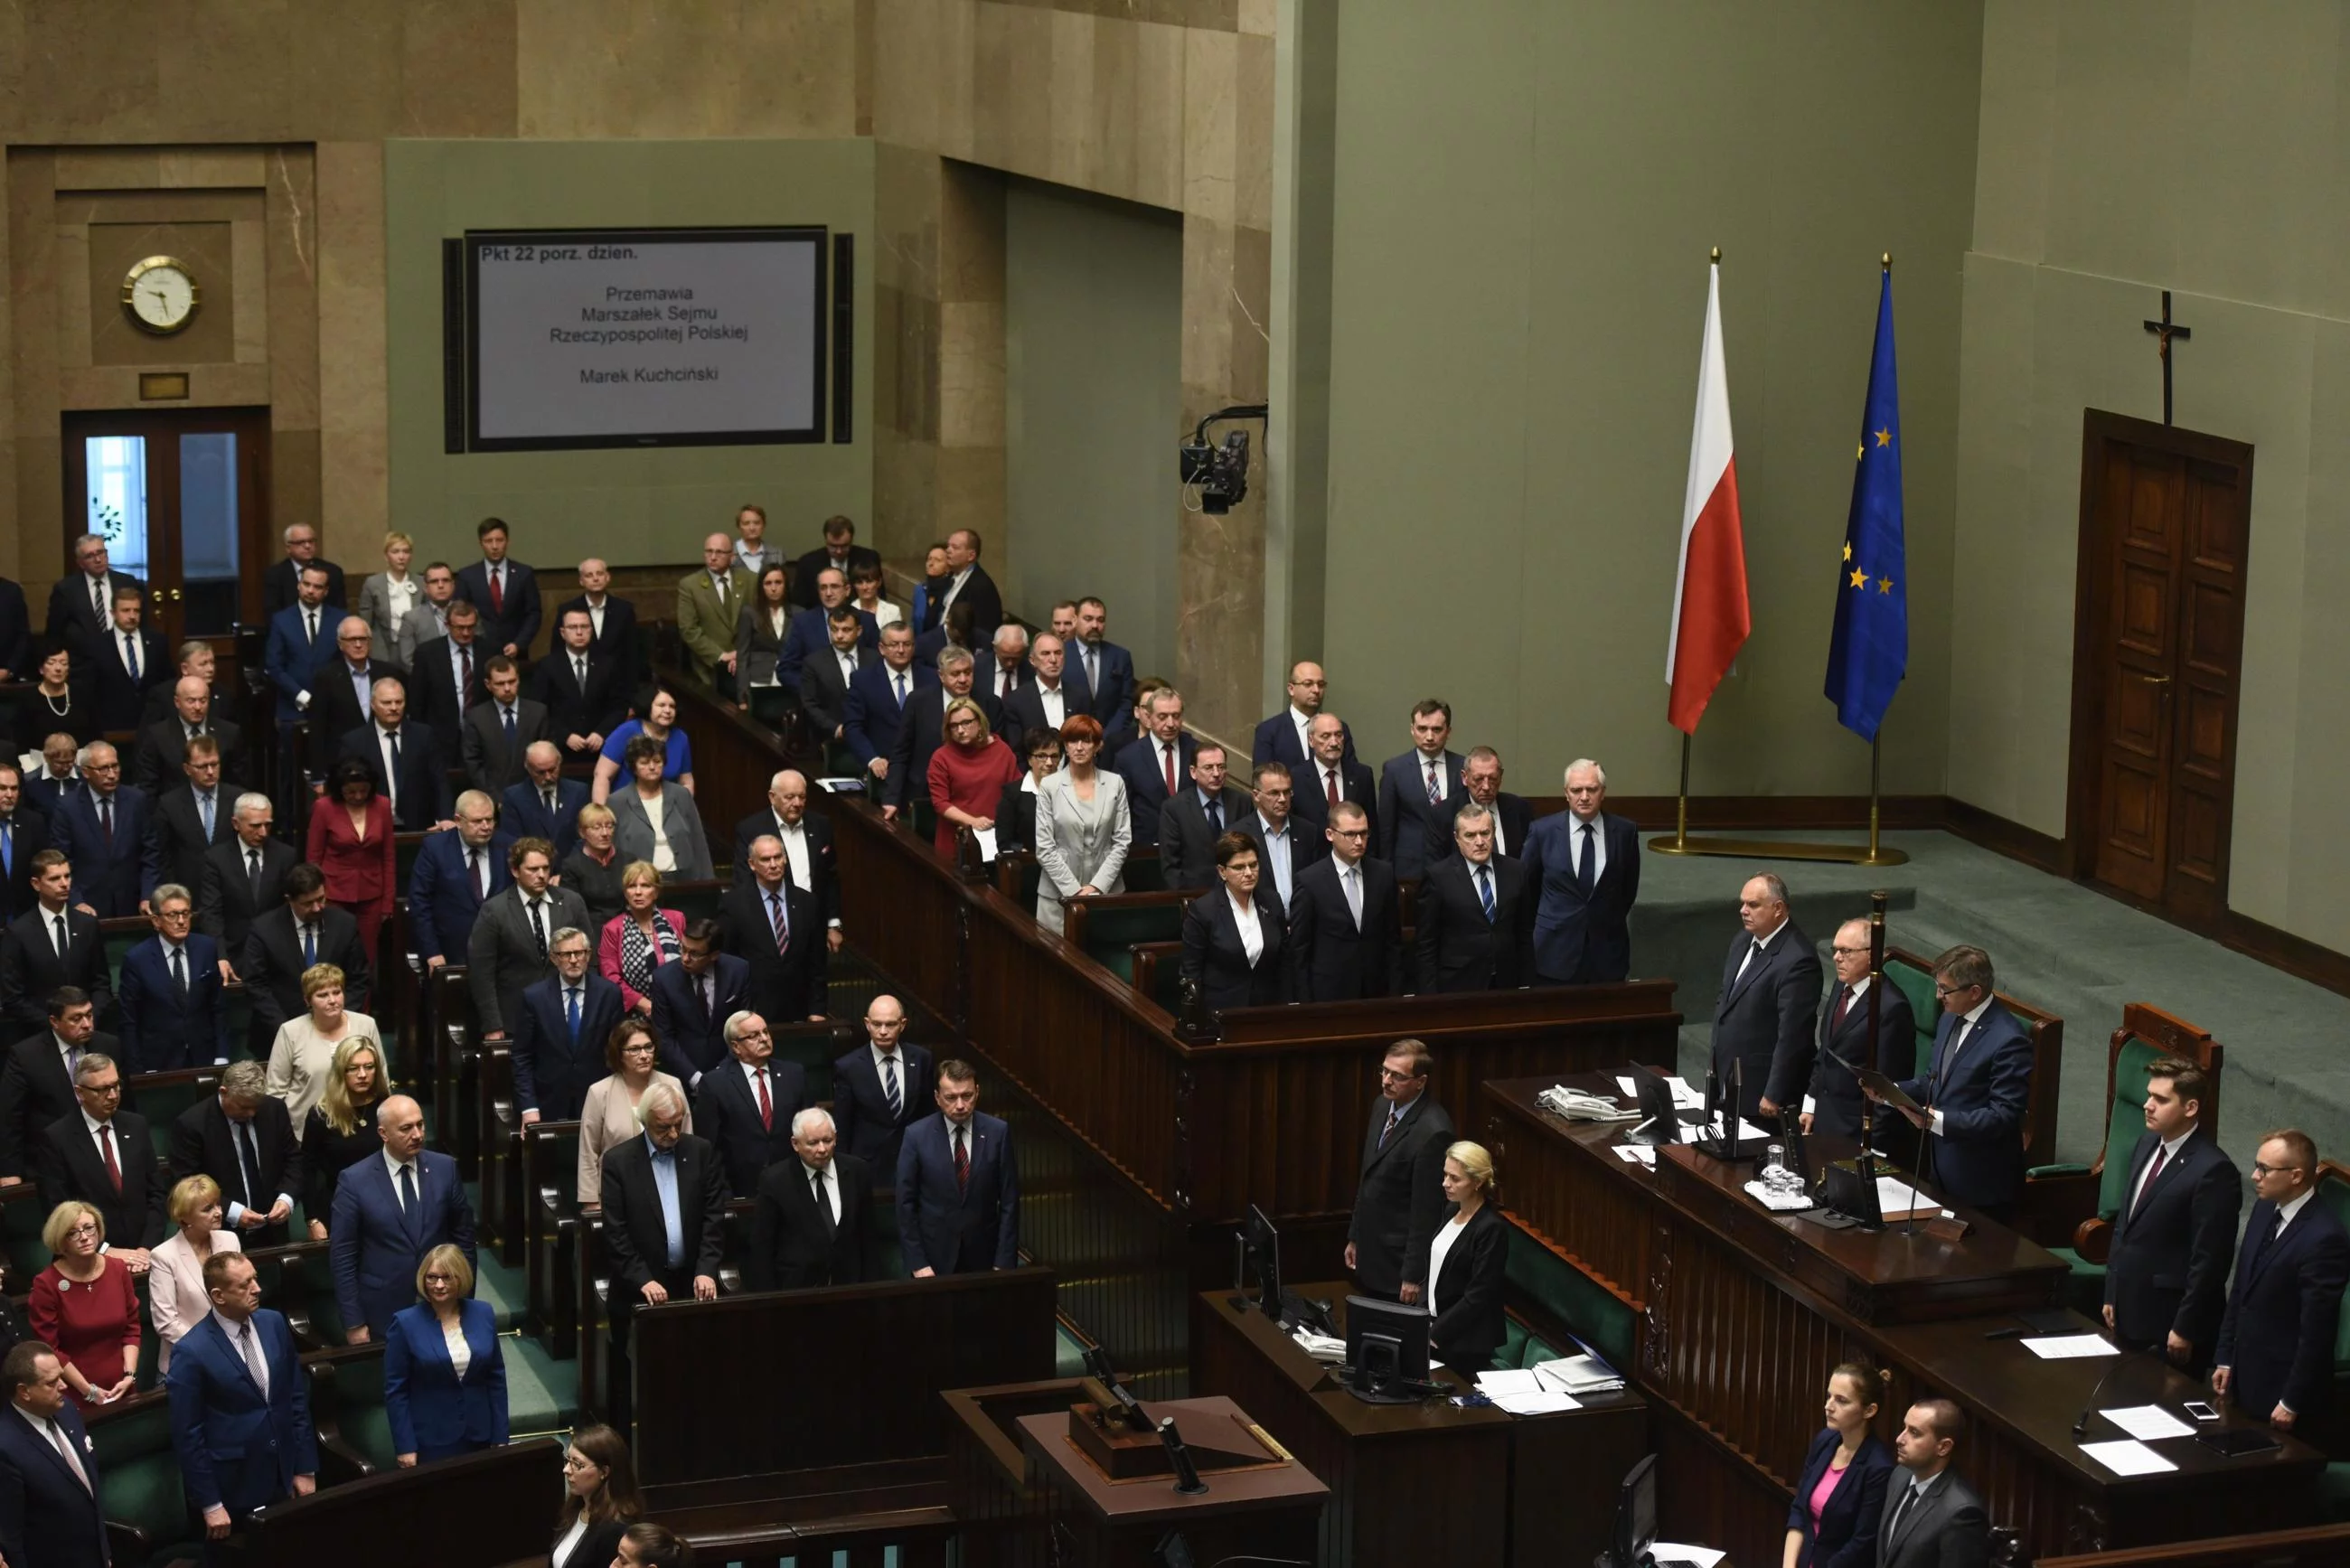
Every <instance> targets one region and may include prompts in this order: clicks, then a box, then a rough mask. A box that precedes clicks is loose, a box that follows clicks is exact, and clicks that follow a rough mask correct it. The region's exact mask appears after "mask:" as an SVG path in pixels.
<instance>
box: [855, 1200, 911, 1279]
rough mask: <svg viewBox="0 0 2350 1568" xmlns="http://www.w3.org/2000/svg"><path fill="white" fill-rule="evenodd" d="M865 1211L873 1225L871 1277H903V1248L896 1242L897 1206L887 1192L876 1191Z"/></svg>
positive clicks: (904, 1256)
mask: <svg viewBox="0 0 2350 1568" xmlns="http://www.w3.org/2000/svg"><path fill="white" fill-rule="evenodd" d="M865 1212H866V1214H867V1216H868V1221H869V1223H870V1224H871V1225H872V1227H873V1277H874V1278H875V1279H878V1280H897V1279H903V1278H904V1277H905V1275H906V1253H905V1250H904V1249H903V1248H902V1247H900V1246H899V1244H898V1206H897V1204H895V1203H894V1202H892V1201H890V1199H889V1194H887V1193H883V1192H876V1193H875V1194H874V1195H873V1200H872V1202H870V1203H869V1204H868V1205H867V1206H866V1210H865Z"/></svg>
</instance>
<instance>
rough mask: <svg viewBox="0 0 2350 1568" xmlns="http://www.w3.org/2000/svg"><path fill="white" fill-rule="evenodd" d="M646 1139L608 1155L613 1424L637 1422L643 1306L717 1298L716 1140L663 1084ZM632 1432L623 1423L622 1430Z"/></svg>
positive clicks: (644, 1111) (648, 1105)
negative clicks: (633, 1375)
mask: <svg viewBox="0 0 2350 1568" xmlns="http://www.w3.org/2000/svg"><path fill="white" fill-rule="evenodd" d="M637 1125H638V1126H639V1127H642V1128H643V1129H644V1136H643V1137H633V1138H630V1139H629V1140H628V1141H627V1142H626V1143H620V1144H615V1145H613V1146H612V1147H610V1148H608V1149H607V1150H605V1151H604V1176H603V1187H602V1191H601V1197H602V1199H603V1208H604V1257H605V1262H606V1264H607V1266H608V1271H609V1276H608V1277H609V1279H610V1282H611V1285H610V1290H609V1293H608V1295H607V1297H606V1300H607V1303H608V1313H609V1330H608V1332H609V1334H610V1338H611V1371H610V1376H609V1378H608V1382H607V1385H606V1386H607V1388H608V1391H609V1395H610V1397H611V1400H612V1405H613V1408H612V1409H611V1410H610V1411H609V1412H608V1416H609V1418H610V1419H612V1420H614V1421H616V1422H620V1423H625V1422H626V1421H627V1419H628V1417H629V1385H630V1377H629V1324H630V1322H631V1320H632V1319H633V1318H634V1317H635V1315H636V1309H637V1307H638V1306H639V1304H640V1303H641V1304H643V1305H646V1306H657V1305H659V1304H660V1303H662V1302H665V1301H669V1300H671V1298H675V1299H678V1300H685V1299H687V1298H689V1297H690V1298H691V1299H692V1300H694V1301H698V1302H708V1301H716V1300H717V1299H718V1271H719V1267H720V1264H721V1262H722V1261H723V1258H724V1255H725V1227H726V1190H727V1189H726V1177H725V1172H724V1169H723V1167H722V1166H721V1164H720V1162H719V1158H718V1154H717V1151H716V1150H715V1149H713V1148H712V1147H711V1145H710V1142H709V1140H708V1139H706V1138H703V1137H701V1136H699V1135H698V1134H694V1133H690V1132H687V1131H686V1130H685V1100H684V1097H683V1096H681V1095H680V1094H678V1092H677V1091H676V1090H674V1089H672V1088H671V1087H670V1086H669V1085H667V1084H661V1083H656V1084H654V1085H652V1086H651V1087H650V1088H648V1089H647V1090H646V1091H645V1092H644V1095H643V1096H642V1097H641V1098H639V1100H638V1101H637ZM622 1429H623V1430H626V1427H625V1425H623V1427H622Z"/></svg>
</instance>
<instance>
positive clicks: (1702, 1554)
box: [1648, 1541, 1730, 1568]
mask: <svg viewBox="0 0 2350 1568" xmlns="http://www.w3.org/2000/svg"><path fill="white" fill-rule="evenodd" d="M1648 1555H1649V1556H1651V1557H1653V1558H1655V1559H1656V1560H1657V1561H1658V1562H1659V1563H1688V1564H1690V1568H1713V1565H1714V1564H1715V1563H1719V1562H1721V1560H1722V1559H1723V1558H1724V1557H1727V1556H1729V1555H1730V1553H1729V1552H1723V1551H1721V1550H1718V1549H1717V1548H1714V1547H1711V1546H1683V1545H1679V1544H1677V1543H1676V1542H1670V1541H1652V1542H1648Z"/></svg>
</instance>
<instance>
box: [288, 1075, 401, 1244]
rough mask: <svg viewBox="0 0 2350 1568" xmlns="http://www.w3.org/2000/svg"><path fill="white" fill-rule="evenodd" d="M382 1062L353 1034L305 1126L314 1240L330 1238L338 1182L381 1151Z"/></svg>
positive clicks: (307, 1206) (307, 1210)
mask: <svg viewBox="0 0 2350 1568" xmlns="http://www.w3.org/2000/svg"><path fill="white" fill-rule="evenodd" d="M383 1096H384V1085H383V1057H382V1054H380V1053H379V1052H378V1051H377V1050H376V1048H375V1042H374V1041H372V1040H369V1038H367V1037H366V1036H365V1035H363V1034H355V1035H353V1036H352V1037H351V1038H349V1039H348V1040H346V1041H344V1042H343V1043H342V1044H340V1045H338V1046H336V1047H335V1056H334V1062H333V1064H332V1065H331V1066H329V1067H328V1074H327V1086H326V1091H325V1092H324V1093H323V1094H321V1095H320V1096H318V1103H317V1105H316V1106H313V1107H312V1108H311V1111H310V1115H309V1116H308V1117H307V1119H306V1120H305V1121H304V1122H303V1124H302V1167H303V1169H304V1171H305V1173H306V1175H305V1179H304V1183H303V1185H304V1186H305V1187H306V1188H307V1189H308V1190H307V1191H306V1192H305V1193H304V1194H303V1198H302V1212H303V1213H304V1214H305V1215H306V1216H307V1217H308V1219H309V1221H310V1240H312V1241H325V1240H326V1239H327V1216H328V1215H329V1214H331V1213H333V1212H334V1208H335V1183H336V1181H337V1180H338V1179H339V1178H340V1177H341V1176H342V1174H343V1172H344V1170H345V1169H346V1168H348V1167H351V1166H354V1165H357V1164H358V1163H359V1161H360V1160H363V1159H365V1158H367V1157H368V1156H369V1155H370V1154H373V1153H375V1152H377V1151H378V1150H380V1148H382V1147H383V1140H382V1138H380V1137H378V1136H377V1134H376V1130H375V1110H376V1106H379V1105H380V1104H382V1103H383Z"/></svg>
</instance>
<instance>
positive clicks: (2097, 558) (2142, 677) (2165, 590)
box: [2066, 409, 2252, 929]
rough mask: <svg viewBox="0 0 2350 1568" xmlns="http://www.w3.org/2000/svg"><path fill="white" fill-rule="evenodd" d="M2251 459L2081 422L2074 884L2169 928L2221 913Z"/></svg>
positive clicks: (2186, 438) (2143, 429) (2192, 437)
mask: <svg viewBox="0 0 2350 1568" xmlns="http://www.w3.org/2000/svg"><path fill="white" fill-rule="evenodd" d="M2251 488H2252V449H2251V447H2250V446H2249V445H2246V444H2245V443H2243V442H2241V441H2224V440H2221V439H2220V438H2219V437H2216V436H2207V435H2199V434H2197V433H2195V432H2193V431H2181V430H2177V429H2174V428H2170V427H2166V426H2163V425H2158V424H2154V423H2151V422H2149V421H2144V420H2134V419H2128V418H2126V417H2124V416H2122V415H2119V414H2109V413H2104V412H2100V411H2098V410H2094V409H2093V410H2088V412H2087V414H2086V417H2085V421H2084V431H2083V440H2082V460H2081V556H2080V572H2079V580H2078V587H2077V600H2078V603H2077V607H2076V615H2075V618H2074V666H2073V755H2072V770H2071V772H2072V787H2071V798H2070V802H2069V805H2068V810H2067V814H2066V815H2067V819H2068V820H2067V824H2066V827H2067V831H2066V838H2067V840H2068V841H2069V843H2070V844H2071V846H2072V847H2073V857H2074V864H2073V870H2074V875H2075V876H2076V877H2085V878H2086V879H2087V880H2089V881H2092V882H2095V883H2097V884H2099V885H2101V886H2103V887H2105V888H2108V889H2110V890H2111V891H2114V892H2116V893H2119V894H2121V895H2123V896H2125V897H2126V898H2131V899H2134V900H2136V901H2137V902H2140V903H2142V904H2144V905H2146V906H2147V907H2148V908H2150V909H2155V910H2157V911H2158V912H2160V913H2162V914H2166V915H2168V916H2170V917H2172V918H2174V919H2178V920H2179V921H2181V922H2182V923H2185V924H2188V925H2190V926H2196V927H2199V928H2204V929H2217V928H2218V926H2219V923H2220V918H2221V917H2222V916H2223V915H2224V914H2225V913H2226V910H2227V907H2228V838H2229V830H2230V823H2231V821H2232V817H2233V812H2234V809H2235V789H2236V772H2235V770H2236V699H2237V688H2238V685H2239V677H2240V673H2241V666H2242V657H2243V644H2244V563H2245V552H2246V549H2247V546H2248V545H2249V542H2250V541H2249V535H2250V526H2249V524H2250V521H2251Z"/></svg>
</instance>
